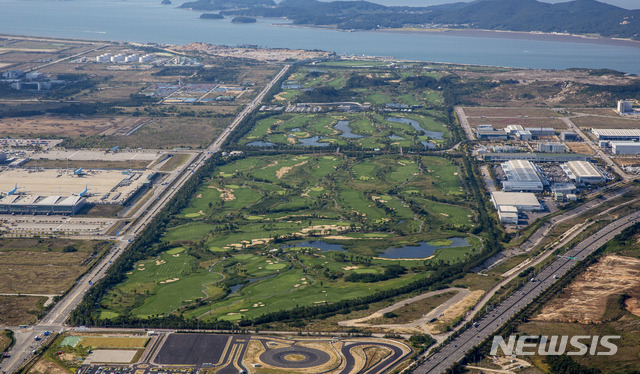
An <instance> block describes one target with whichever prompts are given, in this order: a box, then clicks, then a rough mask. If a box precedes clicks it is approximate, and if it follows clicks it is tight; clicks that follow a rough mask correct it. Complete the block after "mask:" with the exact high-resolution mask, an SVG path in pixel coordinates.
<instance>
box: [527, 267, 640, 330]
mask: <svg viewBox="0 0 640 374" xmlns="http://www.w3.org/2000/svg"><path fill="white" fill-rule="evenodd" d="M623 293H627V294H629V295H630V296H631V298H630V299H628V300H627V302H628V303H629V305H638V304H637V301H638V298H640V260H638V259H635V258H631V257H623V256H607V257H604V258H603V259H602V260H600V262H598V263H597V264H595V265H593V266H591V267H590V268H589V269H587V271H586V272H585V273H584V274H582V275H581V276H579V277H578V279H577V280H576V281H574V282H573V283H571V285H570V286H569V287H567V288H566V290H565V291H564V292H563V293H562V294H561V295H559V296H558V298H557V299H555V300H554V301H552V302H551V303H549V304H547V306H545V307H544V309H543V310H542V311H541V312H540V314H539V315H538V316H536V317H535V320H537V321H561V322H579V323H598V322H601V321H602V317H603V315H604V313H605V310H606V308H607V302H608V299H609V298H610V297H611V296H614V295H621V294H623ZM634 309H635V313H638V315H640V310H638V309H637V308H635V307H634Z"/></svg>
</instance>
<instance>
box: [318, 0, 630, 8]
mask: <svg viewBox="0 0 640 374" xmlns="http://www.w3.org/2000/svg"><path fill="white" fill-rule="evenodd" d="M323 1H329V0H323ZM368 1H371V2H373V3H378V4H384V5H410V6H428V5H437V4H445V3H457V2H459V1H465V2H468V0H368ZM540 1H544V2H547V3H562V2H565V1H567V0H540ZM598 1H600V2H602V3H607V4H612V5H615V6H619V7H621V8H627V9H640V1H639V0H598Z"/></svg>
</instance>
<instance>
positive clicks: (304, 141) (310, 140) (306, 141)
mask: <svg viewBox="0 0 640 374" xmlns="http://www.w3.org/2000/svg"><path fill="white" fill-rule="evenodd" d="M321 139H324V138H321V137H319V136H317V135H316V136H312V137H310V138H306V139H299V140H298V141H299V142H300V143H302V144H304V145H309V146H312V147H327V146H329V145H330V144H331V143H318V140H321Z"/></svg>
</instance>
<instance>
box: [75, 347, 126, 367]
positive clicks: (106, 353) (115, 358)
mask: <svg viewBox="0 0 640 374" xmlns="http://www.w3.org/2000/svg"><path fill="white" fill-rule="evenodd" d="M137 352H138V351H137V350H135V349H133V350H124V349H97V350H95V351H93V352H92V353H91V354H90V355H89V357H87V359H86V360H85V361H84V363H85V364H94V363H105V364H128V363H130V362H131V361H133V358H134V357H135V355H136V353H137Z"/></svg>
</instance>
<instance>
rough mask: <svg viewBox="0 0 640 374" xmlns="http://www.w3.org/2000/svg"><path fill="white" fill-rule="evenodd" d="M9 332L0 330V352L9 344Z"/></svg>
mask: <svg viewBox="0 0 640 374" xmlns="http://www.w3.org/2000/svg"><path fill="white" fill-rule="evenodd" d="M10 333H11V331H9V330H3V331H0V352H4V351H6V350H7V349H8V348H9V346H10V345H11V337H10Z"/></svg>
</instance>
